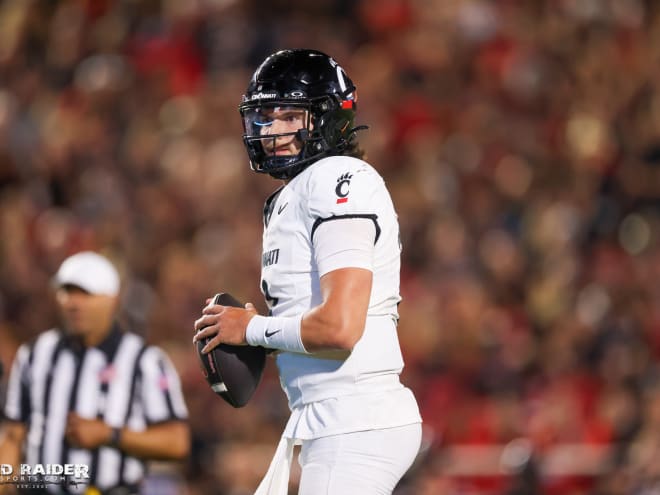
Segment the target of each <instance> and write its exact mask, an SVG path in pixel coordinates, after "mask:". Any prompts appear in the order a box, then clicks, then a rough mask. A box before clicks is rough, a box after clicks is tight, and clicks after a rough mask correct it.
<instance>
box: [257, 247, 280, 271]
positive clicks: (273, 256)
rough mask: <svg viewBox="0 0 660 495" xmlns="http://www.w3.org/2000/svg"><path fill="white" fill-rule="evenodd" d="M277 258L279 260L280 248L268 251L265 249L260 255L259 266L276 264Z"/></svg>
mask: <svg viewBox="0 0 660 495" xmlns="http://www.w3.org/2000/svg"><path fill="white" fill-rule="evenodd" d="M279 260H280V248H276V249H271V250H270V251H266V252H265V253H264V254H262V255H261V266H262V267H266V266H271V265H276V264H277V262H278V261H279Z"/></svg>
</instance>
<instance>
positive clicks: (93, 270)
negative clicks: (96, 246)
mask: <svg viewBox="0 0 660 495" xmlns="http://www.w3.org/2000/svg"><path fill="white" fill-rule="evenodd" d="M54 282H55V286H56V287H62V286H63V285H75V286H76V287H80V288H81V289H83V290H84V291H86V292H89V293H90V294H99V295H106V296H116V295H117V294H119V273H118V272H117V269H116V268H115V267H114V266H113V264H112V263H110V261H109V260H108V259H107V258H105V257H103V256H101V255H100V254H97V253H94V252H92V251H82V252H80V253H76V254H74V255H73V256H69V257H68V258H67V259H65V260H64V261H63V262H62V264H61V265H60V268H59V270H57V273H56V274H55V279H54Z"/></svg>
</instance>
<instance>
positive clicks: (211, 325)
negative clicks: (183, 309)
mask: <svg viewBox="0 0 660 495" xmlns="http://www.w3.org/2000/svg"><path fill="white" fill-rule="evenodd" d="M256 314H257V310H256V308H255V307H254V306H253V305H252V304H251V303H247V304H246V305H245V309H243V308H233V307H231V306H221V305H219V304H211V305H208V306H206V307H205V308H204V310H203V311H202V316H201V317H200V318H199V319H197V320H196V321H195V332H196V333H195V337H194V338H193V343H194V342H197V341H198V340H201V339H204V338H207V337H212V338H211V340H209V342H208V343H207V344H206V345H205V346H204V348H203V349H202V352H203V353H207V352H209V351H210V350H211V349H213V348H215V347H217V346H218V345H219V344H231V345H247V342H246V340H245V331H246V329H247V326H248V323H249V322H250V320H251V319H252V317H253V316H255V315H256Z"/></svg>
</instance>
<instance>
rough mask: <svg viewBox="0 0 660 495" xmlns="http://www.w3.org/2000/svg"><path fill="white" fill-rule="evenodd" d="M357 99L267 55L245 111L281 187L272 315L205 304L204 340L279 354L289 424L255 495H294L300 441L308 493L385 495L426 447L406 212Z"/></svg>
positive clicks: (272, 211)
mask: <svg viewBox="0 0 660 495" xmlns="http://www.w3.org/2000/svg"><path fill="white" fill-rule="evenodd" d="M356 99H357V98H356V88H355V85H354V84H353V82H352V81H351V80H350V79H349V77H348V76H347V75H346V73H345V72H344V70H343V69H342V67H341V66H340V65H338V64H337V62H336V61H335V60H333V59H332V58H331V57H329V56H328V55H326V54H324V53H321V52H318V51H314V50H302V49H297V50H283V51H278V52H276V53H274V54H273V55H271V56H269V57H268V58H266V60H265V61H264V62H263V63H262V64H261V66H260V67H259V68H258V69H257V70H256V72H255V73H254V75H253V77H252V79H251V81H250V83H249V85H248V88H247V91H246V93H245V95H244V96H243V101H242V103H241V104H240V107H239V110H240V114H241V116H242V119H243V125H244V130H245V133H244V136H243V141H244V143H245V146H246V148H247V153H248V157H249V160H250V165H251V168H252V170H254V171H255V172H258V173H265V174H269V175H271V176H272V177H274V178H276V179H281V180H282V181H284V183H283V185H282V186H281V187H280V188H279V189H277V190H276V191H275V192H274V193H273V194H272V195H271V196H270V197H269V198H268V199H267V200H266V204H265V208H264V219H263V220H264V232H263V253H262V267H261V288H262V292H263V294H264V297H265V299H266V302H267V304H268V307H269V309H270V311H269V315H268V316H261V315H258V314H257V312H256V310H255V308H254V306H253V305H252V304H247V305H246V307H245V309H243V308H231V307H224V306H219V305H209V306H207V307H206V308H205V309H204V311H203V315H202V316H201V317H200V318H199V319H198V320H197V321H196V322H195V330H198V333H197V335H196V337H195V339H196V340H199V339H202V338H206V337H212V338H211V340H210V341H209V342H208V344H207V346H206V349H204V350H205V351H206V352H208V350H210V349H212V348H213V347H215V346H217V345H218V344H219V343H227V344H234V345H246V344H247V345H254V346H263V347H266V348H269V349H274V350H275V351H276V352H275V359H276V362H277V366H278V370H279V375H280V380H281V383H282V387H283V389H284V391H285V393H286V395H287V398H288V401H289V407H290V409H291V416H290V419H289V421H288V423H287V424H286V427H285V429H284V432H283V435H282V440H281V442H280V445H279V446H278V449H277V452H276V454H275V457H274V459H273V461H272V463H271V466H270V468H269V470H268V473H267V474H266V476H265V478H264V479H263V481H262V483H261V485H260V486H259V488H258V489H257V492H256V493H257V494H258V495H263V494H286V493H287V486H288V478H289V466H290V462H291V456H292V449H293V445H294V444H301V445H302V447H301V452H300V459H299V461H300V464H301V466H302V474H301V479H300V487H299V494H300V495H317V494H319V493H324V494H335V495H346V494H348V493H359V494H361V495H371V494H374V495H375V494H390V493H392V491H393V489H394V488H395V486H396V485H397V483H398V482H399V480H400V479H401V478H402V476H403V475H404V474H405V473H406V471H407V470H408V469H409V468H410V466H411V465H412V463H413V461H414V459H415V457H416V455H417V452H418V450H419V447H420V441H421V417H420V414H419V409H418V406H417V402H416V400H415V397H414V395H413V393H412V392H411V390H410V389H408V388H406V387H405V386H404V385H402V383H401V382H400V379H399V375H400V373H401V370H402V368H403V365H404V363H403V359H402V355H401V350H400V346H399V341H398V338H397V320H398V313H397V305H398V303H399V301H400V299H401V298H400V296H399V270H400V250H401V248H400V243H399V226H398V222H397V215H396V212H395V209H394V206H393V204H392V200H391V198H390V195H389V193H388V190H387V188H386V186H385V183H384V181H383V179H382V178H381V176H380V175H379V174H378V172H376V170H375V169H374V168H373V167H372V166H371V165H369V164H368V163H366V162H365V161H363V160H362V159H361V155H362V154H361V151H360V150H359V147H358V143H357V140H356V132H357V131H358V130H360V129H361V128H363V127H358V126H356V125H355V121H354V118H355V111H356Z"/></svg>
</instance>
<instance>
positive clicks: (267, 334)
mask: <svg viewBox="0 0 660 495" xmlns="http://www.w3.org/2000/svg"><path fill="white" fill-rule="evenodd" d="M281 331H282V329H281V328H280V329H279V330H273V331H272V332H269V331H268V330H266V333H265V334H264V335H265V336H266V338H268V337H272V336H273V335H275V334H276V333H278V332H281Z"/></svg>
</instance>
